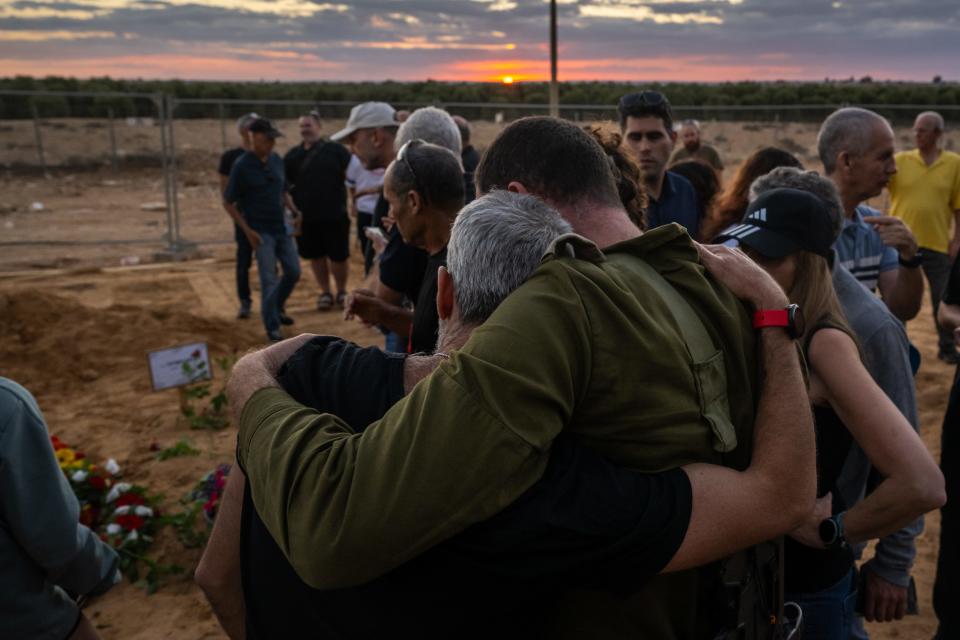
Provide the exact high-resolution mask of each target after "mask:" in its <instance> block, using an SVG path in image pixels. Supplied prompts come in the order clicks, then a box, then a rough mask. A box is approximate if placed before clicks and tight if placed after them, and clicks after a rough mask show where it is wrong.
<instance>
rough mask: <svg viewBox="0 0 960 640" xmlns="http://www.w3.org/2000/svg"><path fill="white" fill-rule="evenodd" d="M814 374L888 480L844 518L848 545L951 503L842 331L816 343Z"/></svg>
mask: <svg viewBox="0 0 960 640" xmlns="http://www.w3.org/2000/svg"><path fill="white" fill-rule="evenodd" d="M810 365H811V369H812V371H813V374H814V375H816V376H817V377H818V378H819V379H820V380H821V381H822V383H823V387H824V389H825V393H826V396H827V400H828V401H829V403H830V406H831V407H832V408H833V410H834V411H836V413H837V415H838V416H839V418H840V420H841V421H842V422H843V424H844V425H845V426H846V427H847V429H848V430H849V431H850V434H851V435H852V436H853V438H854V439H855V440H856V441H857V444H858V445H860V447H861V448H862V449H863V451H864V453H866V455H867V458H868V459H869V460H870V463H871V464H872V465H873V466H874V467H875V468H876V469H877V471H878V472H879V473H880V474H881V475H882V476H883V477H884V478H885V480H884V481H883V482H881V483H880V485H879V486H878V487H877V488H876V489H875V490H874V491H873V492H872V493H871V494H870V495H869V496H867V497H866V498H865V499H864V500H862V501H861V502H859V503H858V504H857V505H855V506H854V507H853V508H851V509H850V510H849V511H847V512H846V514H845V515H844V519H843V523H844V529H845V532H846V538H847V541H848V542H860V541H866V540H870V539H873V538H877V537H880V536H884V535H886V534H888V533H892V532H894V531H896V530H898V529H900V528H901V527H903V526H904V525H906V524H908V523H910V522H912V521H913V520H915V519H916V518H917V517H918V516H920V515H922V514H923V513H926V512H927V511H930V510H932V509H936V508H937V507H939V506H941V505H942V504H943V502H944V500H945V494H944V483H943V474H942V473H940V469H939V468H937V464H936V462H934V460H933V457H932V456H931V455H930V453H929V452H928V451H927V449H926V447H925V446H924V444H923V442H922V441H921V440H920V436H919V435H917V433H916V432H915V431H914V430H913V428H912V427H911V426H910V423H909V422H907V419H906V418H904V417H903V414H901V413H900V411H899V410H898V409H897V407H896V406H894V404H893V403H892V402H891V401H890V399H889V398H887V396H886V395H885V394H884V393H883V391H881V390H880V388H879V387H878V386H877V385H876V383H875V382H874V381H873V379H872V378H871V377H870V374H868V373H867V370H866V369H865V368H864V367H863V364H862V363H861V361H860V356H859V353H858V351H857V347H856V345H855V344H854V342H853V340H852V339H851V338H850V337H849V336H848V335H847V334H846V333H844V332H842V331H839V330H837V329H823V330H821V331H818V332H817V335H816V336H814V338H813V340H812V341H811V344H810Z"/></svg>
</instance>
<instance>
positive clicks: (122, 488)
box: [107, 482, 131, 502]
mask: <svg viewBox="0 0 960 640" xmlns="http://www.w3.org/2000/svg"><path fill="white" fill-rule="evenodd" d="M130 486H131V485H130V483H129V482H118V483H117V484H115V485H113V488H112V489H110V493H108V494H107V502H113V501H114V500H116V499H117V498H119V497H120V495H121V494H124V493H126V492H127V491H130Z"/></svg>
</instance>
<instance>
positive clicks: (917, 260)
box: [898, 249, 923, 269]
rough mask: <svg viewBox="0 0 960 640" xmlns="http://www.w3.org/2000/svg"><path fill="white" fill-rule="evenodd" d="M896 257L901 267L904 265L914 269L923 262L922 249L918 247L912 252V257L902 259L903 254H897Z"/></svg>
mask: <svg viewBox="0 0 960 640" xmlns="http://www.w3.org/2000/svg"><path fill="white" fill-rule="evenodd" d="M898 259H899V260H900V266H901V267H906V268H907V269H916V268H917V267H919V266H920V265H921V264H923V250H922V249H918V250H917V252H916V253H915V254H913V257H912V258H910V259H909V260H904V259H903V256H900V255H899V254H898Z"/></svg>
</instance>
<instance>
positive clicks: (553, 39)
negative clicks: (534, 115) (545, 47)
mask: <svg viewBox="0 0 960 640" xmlns="http://www.w3.org/2000/svg"><path fill="white" fill-rule="evenodd" d="M550 115H551V116H553V117H554V118H559V117H560V87H559V86H558V85H557V0H550Z"/></svg>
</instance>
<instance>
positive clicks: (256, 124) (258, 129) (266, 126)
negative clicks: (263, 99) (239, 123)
mask: <svg viewBox="0 0 960 640" xmlns="http://www.w3.org/2000/svg"><path fill="white" fill-rule="evenodd" d="M249 131H250V133H263V134H266V135H267V136H268V137H270V138H281V137H283V134H282V133H280V132H279V131H278V130H277V129H275V128H274V127H273V124H272V123H271V122H270V121H269V120H267V119H266V118H257V119H256V120H254V121H253V124H251V125H250V129H249Z"/></svg>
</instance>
